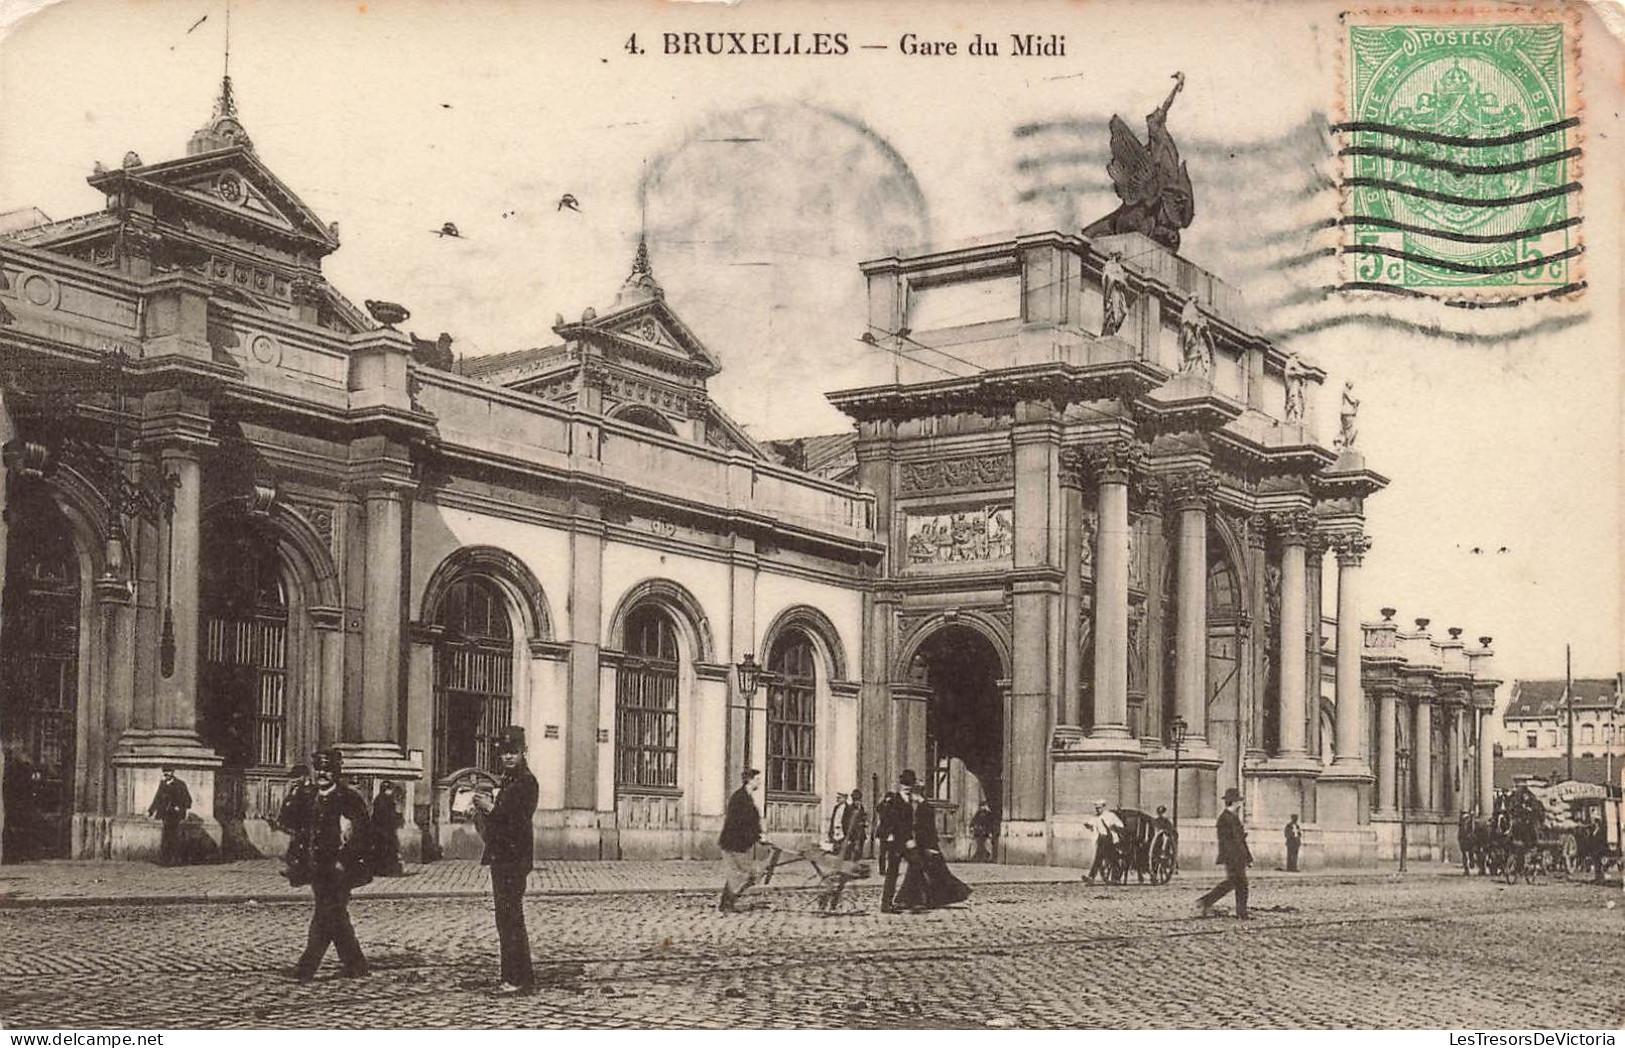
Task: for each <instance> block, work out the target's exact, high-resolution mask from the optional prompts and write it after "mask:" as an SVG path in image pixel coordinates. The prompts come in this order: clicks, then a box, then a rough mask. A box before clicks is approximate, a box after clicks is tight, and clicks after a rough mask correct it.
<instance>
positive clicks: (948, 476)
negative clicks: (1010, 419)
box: [897, 454, 1015, 495]
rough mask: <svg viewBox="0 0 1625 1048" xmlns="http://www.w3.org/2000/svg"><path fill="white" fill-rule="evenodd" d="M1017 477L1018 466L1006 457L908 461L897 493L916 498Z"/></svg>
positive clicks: (900, 471)
mask: <svg viewBox="0 0 1625 1048" xmlns="http://www.w3.org/2000/svg"><path fill="white" fill-rule="evenodd" d="M1014 477H1015V469H1014V464H1013V462H1012V460H1011V458H1010V456H1009V455H1005V454H994V455H973V456H971V457H970V458H963V459H939V460H935V461H931V462H904V463H902V464H900V465H899V466H898V474H897V490H898V493H899V494H902V495H915V494H919V493H922V492H927V491H949V490H954V489H964V488H986V487H995V486H998V485H1002V484H1009V483H1011V481H1012V480H1013V479H1014Z"/></svg>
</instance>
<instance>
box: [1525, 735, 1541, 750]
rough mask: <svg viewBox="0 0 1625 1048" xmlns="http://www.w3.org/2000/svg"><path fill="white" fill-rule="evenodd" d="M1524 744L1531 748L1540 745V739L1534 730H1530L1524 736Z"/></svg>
mask: <svg viewBox="0 0 1625 1048" xmlns="http://www.w3.org/2000/svg"><path fill="white" fill-rule="evenodd" d="M1524 745H1525V746H1527V747H1528V748H1529V749H1531V750H1532V749H1535V748H1536V747H1538V746H1539V745H1540V740H1539V739H1538V738H1537V737H1536V735H1535V733H1534V732H1530V733H1529V734H1527V735H1525V736H1524Z"/></svg>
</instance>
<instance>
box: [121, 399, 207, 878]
mask: <svg viewBox="0 0 1625 1048" xmlns="http://www.w3.org/2000/svg"><path fill="white" fill-rule="evenodd" d="M142 407H143V414H144V421H143V426H142V434H141V449H142V452H143V453H144V454H145V453H149V452H150V451H151V450H153V449H156V451H157V456H156V458H157V462H156V463H155V465H156V474H157V476H158V477H160V478H163V479H164V480H165V481H166V482H168V483H169V484H170V485H171V490H172V492H173V508H172V509H170V510H169V511H168V512H166V513H163V514H162V515H161V516H160V517H159V525H158V528H157V529H156V533H157V542H156V549H155V551H154V556H155V559H156V562H157V581H158V586H157V627H158V629H157V635H156V636H155V637H153V638H151V639H152V640H153V641H156V643H155V645H154V647H155V648H156V650H155V651H153V652H152V661H153V662H154V663H157V664H158V666H159V670H158V672H157V673H155V674H153V677H152V680H153V684H152V689H153V693H152V702H151V704H150V705H148V704H146V703H142V702H137V703H135V704H134V711H133V712H134V714H135V718H134V719H133V721H132V723H131V724H130V726H129V728H128V729H127V730H126V731H124V733H123V734H122V735H121V736H120V738H119V740H118V743H117V744H116V745H115V746H114V748H113V754H112V764H113V767H114V775H115V780H116V787H115V790H116V794H117V800H116V806H117V812H118V815H117V816H116V817H115V819H114V821H113V825H112V854H113V857H114V858H119V859H125V858H147V857H150V856H154V855H156V854H157V851H158V836H159V831H158V830H157V829H156V828H155V826H156V824H155V823H152V822H151V821H150V820H147V819H146V818H145V817H144V816H145V813H146V808H147V804H148V803H149V802H150V801H151V800H152V795H153V793H154V792H155V791H156V790H157V788H158V781H159V778H160V772H159V769H160V768H162V767H164V766H165V765H172V766H174V767H175V769H176V772H177V774H178V775H179V777H180V778H182V779H183V780H185V781H186V785H187V788H188V789H189V790H190V791H191V794H192V813H193V814H194V815H197V816H198V817H199V818H200V819H201V820H202V828H203V832H205V833H207V834H208V835H209V836H210V837H212V838H214V839H215V840H217V841H218V840H219V839H220V825H219V823H217V822H215V820H214V786H215V783H214V773H215V770H216V769H218V768H219V767H220V765H221V760H220V757H219V756H218V755H216V754H215V752H214V751H213V750H212V749H210V748H208V747H206V746H204V745H203V743H202V741H201V740H200V739H199V738H198V734H197V710H198V701H197V685H198V641H199V619H198V615H199V607H198V599H199V589H200V575H201V573H200V569H199V564H200V561H201V551H202V535H201V525H202V510H203V470H202V468H201V464H200V461H199V456H200V455H201V454H202V452H203V450H204V449H206V448H208V447H210V446H212V443H213V442H212V440H211V439H210V437H209V430H210V420H209V405H208V404H207V402H205V401H202V400H200V399H198V398H195V397H193V396H191V395H190V394H187V393H185V392H182V391H179V390H163V391H159V392H156V393H152V394H149V395H148V396H147V398H146V401H145V403H144V404H143V406H142ZM165 669H167V670H168V672H167V673H166V672H164V670H165Z"/></svg>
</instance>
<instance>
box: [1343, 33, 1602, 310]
mask: <svg viewBox="0 0 1625 1048" xmlns="http://www.w3.org/2000/svg"><path fill="white" fill-rule="evenodd" d="M1391 18H1392V20H1386V19H1385V17H1384V16H1383V15H1381V14H1366V15H1345V16H1344V23H1345V31H1346V32H1347V34H1348V35H1347V38H1346V51H1345V62H1344V70H1345V83H1344V85H1343V89H1344V91H1345V92H1346V94H1345V98H1344V102H1345V105H1346V107H1347V108H1346V110H1345V113H1346V119H1345V121H1344V122H1342V123H1340V124H1339V125H1338V130H1339V131H1341V132H1343V134H1344V148H1343V149H1342V151H1341V154H1340V155H1341V156H1342V157H1343V158H1344V165H1345V166H1344V175H1345V177H1344V179H1343V183H1342V184H1343V188H1344V193H1343V208H1344V212H1343V216H1342V224H1343V225H1344V226H1345V228H1346V229H1347V231H1348V233H1349V236H1348V237H1347V238H1346V242H1345V244H1344V248H1343V254H1344V260H1345V265H1344V280H1345V284H1344V287H1345V288H1368V289H1373V290H1406V289H1408V290H1409V291H1410V292H1411V293H1416V292H1420V293H1423V294H1427V295H1438V296H1439V297H1450V298H1456V299H1462V298H1466V299H1494V298H1516V297H1522V296H1523V295H1525V294H1531V293H1533V294H1539V293H1541V292H1545V293H1552V292H1554V291H1555V292H1557V293H1563V292H1566V291H1569V290H1573V289H1577V286H1578V284H1579V279H1578V259H1579V255H1580V253H1581V252H1582V250H1583V246H1582V244H1581V237H1580V216H1579V213H1578V211H1579V196H1578V190H1579V180H1578V164H1577V161H1578V157H1579V155H1580V148H1579V145H1578V143H1579V138H1580V132H1579V121H1578V117H1577V106H1576V104H1575V98H1576V89H1575V83H1574V78H1575V77H1576V75H1577V72H1578V71H1577V70H1576V69H1575V68H1574V60H1575V56H1576V55H1577V54H1578V51H1577V49H1576V41H1575V39H1574V37H1575V35H1576V34H1577V32H1578V26H1577V24H1576V23H1575V22H1574V21H1572V20H1570V19H1567V18H1565V17H1563V16H1562V15H1561V14H1560V13H1559V14H1548V13H1545V12H1536V11H1523V10H1518V9H1507V8H1500V9H1494V10H1486V11H1482V12H1474V11H1468V10H1462V9H1459V8H1453V9H1449V10H1448V11H1444V12H1440V13H1439V14H1437V15H1429V14H1426V13H1418V12H1416V11H1415V10H1412V11H1409V12H1405V13H1403V14H1401V13H1399V12H1394V13H1392V16H1391Z"/></svg>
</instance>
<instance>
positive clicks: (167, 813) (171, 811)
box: [147, 767, 192, 866]
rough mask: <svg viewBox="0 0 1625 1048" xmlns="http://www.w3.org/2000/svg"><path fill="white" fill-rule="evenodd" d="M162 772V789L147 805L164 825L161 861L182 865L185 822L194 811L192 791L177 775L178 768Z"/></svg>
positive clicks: (168, 864)
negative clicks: (182, 827)
mask: <svg viewBox="0 0 1625 1048" xmlns="http://www.w3.org/2000/svg"><path fill="white" fill-rule="evenodd" d="M162 774H163V779H162V780H160V781H159V783H158V792H157V793H155V794H153V796H152V803H151V804H150V805H148V806H147V817H148V818H149V819H159V820H161V821H162V822H163V824H164V831H163V836H162V837H160V838H159V839H158V864H159V865H160V866H178V865H180V864H181V863H182V862H183V861H185V856H183V855H182V854H181V825H182V824H183V823H184V822H186V813H187V812H188V811H191V810H192V791H190V790H188V789H187V788H186V783H184V782H182V781H181V780H179V779H177V778H176V777H175V769H174V768H170V767H165V768H164V769H163V770H162Z"/></svg>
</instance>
